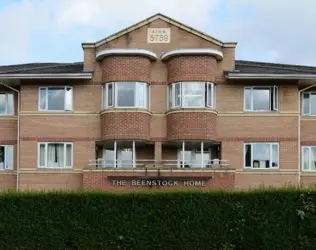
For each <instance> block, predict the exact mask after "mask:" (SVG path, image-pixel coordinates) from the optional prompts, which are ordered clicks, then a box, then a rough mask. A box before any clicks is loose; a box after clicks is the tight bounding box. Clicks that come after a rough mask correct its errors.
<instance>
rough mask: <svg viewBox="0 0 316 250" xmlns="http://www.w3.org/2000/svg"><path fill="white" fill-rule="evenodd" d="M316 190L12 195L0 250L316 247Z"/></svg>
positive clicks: (3, 203)
mask: <svg viewBox="0 0 316 250" xmlns="http://www.w3.org/2000/svg"><path fill="white" fill-rule="evenodd" d="M315 204H316V191H309V190H295V189H282V190H255V191H248V192H217V191H216V192H205V193H201V192H186V191H182V192H180V191H177V192H136V193H122V194H117V193H116V194H115V193H95V192H80V193H74V192H70V193H62V192H54V193H7V194H3V195H1V196H0V249H1V250H4V249H10V250H14V249H19V250H20V249H30V250H35V249H41V250H42V249H43V250H49V249H54V250H56V249H84V250H89V249H93V250H99V249H128V250H130V249H135V250H136V249H137V250H143V249H144V250H147V249H148V250H151V249H159V250H163V249H170V250H174V249H181V250H186V249H188V250H194V249H201V250H204V249H223V250H224V249H227V250H228V249H240V250H248V249H249V250H250V249H251V250H259V249H267V250H272V249H273V250H274V249H276V250H282V249H286V250H290V249H304V250H305V249H316V214H315V211H314V210H315Z"/></svg>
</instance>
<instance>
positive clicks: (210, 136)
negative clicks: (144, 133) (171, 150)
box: [167, 111, 217, 140]
mask: <svg viewBox="0 0 316 250" xmlns="http://www.w3.org/2000/svg"><path fill="white" fill-rule="evenodd" d="M216 117H217V115H216V113H214V112H207V111H205V112H203V111H202V112H198V111H196V112H177V113H170V114H168V116H167V139H168V140H186V139H187V140H216V137H217V136H216Z"/></svg>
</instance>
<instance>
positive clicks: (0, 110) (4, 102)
mask: <svg viewBox="0 0 316 250" xmlns="http://www.w3.org/2000/svg"><path fill="white" fill-rule="evenodd" d="M13 99H14V96H13V94H5V93H0V115H13V114H14V101H13Z"/></svg>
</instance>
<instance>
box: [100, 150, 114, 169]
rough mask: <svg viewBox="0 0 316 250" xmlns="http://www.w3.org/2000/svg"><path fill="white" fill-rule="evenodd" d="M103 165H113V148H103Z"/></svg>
mask: <svg viewBox="0 0 316 250" xmlns="http://www.w3.org/2000/svg"><path fill="white" fill-rule="evenodd" d="M103 159H104V165H105V166H104V167H110V168H112V167H114V150H110V149H105V150H104V151H103Z"/></svg>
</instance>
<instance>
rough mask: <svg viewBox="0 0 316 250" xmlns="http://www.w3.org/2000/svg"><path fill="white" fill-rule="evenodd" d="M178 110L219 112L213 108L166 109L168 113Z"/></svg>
mask: <svg viewBox="0 0 316 250" xmlns="http://www.w3.org/2000/svg"><path fill="white" fill-rule="evenodd" d="M176 112H210V113H215V114H217V113H218V112H217V111H216V110H215V109H213V108H174V109H169V110H167V111H166V114H167V115H168V114H171V113H176Z"/></svg>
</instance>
